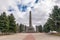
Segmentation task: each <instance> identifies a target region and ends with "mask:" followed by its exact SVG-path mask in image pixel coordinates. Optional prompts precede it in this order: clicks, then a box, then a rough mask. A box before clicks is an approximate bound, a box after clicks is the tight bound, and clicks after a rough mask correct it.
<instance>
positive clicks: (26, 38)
mask: <svg viewBox="0 0 60 40" xmlns="http://www.w3.org/2000/svg"><path fill="white" fill-rule="evenodd" d="M0 40H60V37H58V36H52V35H47V34H45V33H17V34H14V35H7V36H0Z"/></svg>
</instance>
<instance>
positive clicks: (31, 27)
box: [28, 11, 35, 33]
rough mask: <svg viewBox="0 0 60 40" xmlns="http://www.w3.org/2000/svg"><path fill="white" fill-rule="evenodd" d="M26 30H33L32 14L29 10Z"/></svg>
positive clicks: (31, 31)
mask: <svg viewBox="0 0 60 40" xmlns="http://www.w3.org/2000/svg"><path fill="white" fill-rule="evenodd" d="M28 32H30V33H33V32H35V31H34V28H33V26H32V14H31V11H30V12H29V28H28Z"/></svg>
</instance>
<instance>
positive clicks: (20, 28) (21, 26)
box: [19, 24, 24, 32]
mask: <svg viewBox="0 0 60 40" xmlns="http://www.w3.org/2000/svg"><path fill="white" fill-rule="evenodd" d="M23 28H24V25H23V24H20V27H19V30H20V32H23Z"/></svg>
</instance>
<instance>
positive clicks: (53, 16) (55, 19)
mask: <svg viewBox="0 0 60 40" xmlns="http://www.w3.org/2000/svg"><path fill="white" fill-rule="evenodd" d="M50 31H56V32H60V8H59V7H58V6H54V8H53V9H52V12H51V13H50V16H49V18H48V20H47V22H46V23H45V25H44V32H50Z"/></svg>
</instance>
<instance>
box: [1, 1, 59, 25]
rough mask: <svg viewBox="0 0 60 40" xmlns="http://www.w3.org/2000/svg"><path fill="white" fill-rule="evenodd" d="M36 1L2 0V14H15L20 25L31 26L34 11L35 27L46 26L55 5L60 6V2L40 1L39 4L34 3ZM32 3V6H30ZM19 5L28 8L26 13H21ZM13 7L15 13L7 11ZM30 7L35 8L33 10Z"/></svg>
mask: <svg viewBox="0 0 60 40" xmlns="http://www.w3.org/2000/svg"><path fill="white" fill-rule="evenodd" d="M34 2H35V0H22V1H21V0H0V13H1V12H3V11H5V12H7V14H10V13H13V14H14V16H15V18H16V21H17V22H18V23H23V24H26V25H28V24H29V11H30V10H31V11H32V21H33V25H40V24H42V25H43V24H44V23H45V22H46V21H47V19H48V17H49V13H50V12H51V10H52V8H53V6H54V5H60V0H39V2H38V3H34ZM29 3H30V4H29ZM17 4H23V5H27V6H28V8H27V9H28V10H27V11H26V12H21V11H19V9H18V7H17ZM9 6H11V7H12V8H13V9H14V10H15V11H13V12H9V11H7V10H8V9H9ZM30 7H34V8H33V9H31V8H30Z"/></svg>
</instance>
